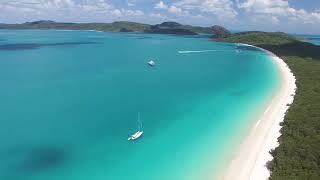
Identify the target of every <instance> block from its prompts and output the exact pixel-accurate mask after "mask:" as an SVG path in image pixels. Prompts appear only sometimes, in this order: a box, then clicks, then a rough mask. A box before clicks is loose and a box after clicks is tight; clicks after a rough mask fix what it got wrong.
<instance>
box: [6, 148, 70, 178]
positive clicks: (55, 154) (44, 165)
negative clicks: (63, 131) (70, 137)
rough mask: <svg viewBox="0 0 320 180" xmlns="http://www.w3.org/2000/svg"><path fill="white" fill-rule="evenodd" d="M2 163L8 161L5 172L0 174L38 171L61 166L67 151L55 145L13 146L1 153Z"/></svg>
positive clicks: (16, 174)
mask: <svg viewBox="0 0 320 180" xmlns="http://www.w3.org/2000/svg"><path fill="white" fill-rule="evenodd" d="M1 159H2V163H6V164H7V163H8V166H6V168H5V169H7V171H6V172H3V173H5V174H3V173H0V177H1V176H6V175H9V176H11V177H18V176H23V175H27V174H33V173H39V172H41V171H44V170H48V169H54V168H57V167H59V166H61V165H62V164H63V163H64V162H65V161H66V159H67V153H66V152H65V151H64V150H63V149H61V148H59V147H55V146H38V147H32V148H30V149H29V148H24V147H14V148H11V149H8V150H7V152H2V154H1Z"/></svg>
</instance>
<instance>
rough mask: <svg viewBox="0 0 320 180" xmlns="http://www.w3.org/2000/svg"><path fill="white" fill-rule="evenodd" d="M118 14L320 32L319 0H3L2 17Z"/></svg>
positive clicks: (96, 18)
mask: <svg viewBox="0 0 320 180" xmlns="http://www.w3.org/2000/svg"><path fill="white" fill-rule="evenodd" d="M41 19H49V20H54V21H60V22H112V21H120V20H128V21H136V22H145V23H151V24H155V23H160V22H163V21H177V22H180V23H183V24H191V25H201V26H212V25H215V24H218V25H223V26H226V27H227V28H229V29H233V30H264V31H285V32H290V33H313V34H320V0H0V23H21V22H25V21H34V20H41Z"/></svg>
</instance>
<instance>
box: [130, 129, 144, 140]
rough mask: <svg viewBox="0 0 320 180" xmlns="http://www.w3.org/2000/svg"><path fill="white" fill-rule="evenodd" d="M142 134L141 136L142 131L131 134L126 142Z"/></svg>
mask: <svg viewBox="0 0 320 180" xmlns="http://www.w3.org/2000/svg"><path fill="white" fill-rule="evenodd" d="M142 134H143V131H138V132H136V133H134V134H132V135H131V137H129V138H128V141H131V140H136V139H138V138H139V137H141V135H142Z"/></svg>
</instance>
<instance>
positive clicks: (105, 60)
mask: <svg viewBox="0 0 320 180" xmlns="http://www.w3.org/2000/svg"><path fill="white" fill-rule="evenodd" d="M149 59H155V61H156V63H157V65H156V67H155V68H150V67H148V66H147V62H148V60H149ZM0 85H1V88H0V99H1V101H0V123H1V126H0V142H1V143H0V179H1V180H44V179H45V180H82V179H83V180H88V179H90V180H106V179H108V180H129V179H130V180H150V179H152V180H158V179H159V180H163V179H166V180H189V179H190V180H199V179H201V180H205V179H212V177H214V176H215V175H217V174H218V171H219V170H221V168H222V167H223V166H224V165H225V164H227V162H228V161H227V160H228V159H229V158H230V155H231V152H232V151H234V150H235V149H236V145H237V144H238V143H239V142H241V139H242V138H243V136H244V135H245V132H246V130H248V128H249V127H250V124H252V123H254V118H253V117H254V116H255V115H256V114H257V113H259V112H260V110H261V108H262V107H263V105H264V104H265V103H266V102H267V101H268V100H269V99H270V97H271V96H272V94H273V93H274V92H275V90H276V88H277V85H278V73H277V70H276V67H275V65H274V64H273V62H272V60H271V59H270V58H269V57H268V56H266V55H265V54H264V53H262V52H260V51H257V50H255V49H248V48H246V47H242V46H239V45H234V44H225V43H213V42H209V41H208V39H207V38H203V37H184V36H167V35H149V34H125V33H101V32H87V31H39V30H23V31H16V30H0ZM138 112H140V114H141V121H142V124H143V130H144V134H143V136H142V137H141V138H140V139H138V140H137V141H134V142H128V141H127V138H128V137H129V136H130V135H131V134H132V133H134V132H135V131H137V126H138V122H137V114H138Z"/></svg>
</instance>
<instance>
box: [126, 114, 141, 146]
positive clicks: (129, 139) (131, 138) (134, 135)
mask: <svg viewBox="0 0 320 180" xmlns="http://www.w3.org/2000/svg"><path fill="white" fill-rule="evenodd" d="M138 122H139V130H138V131H137V132H136V133H134V134H132V135H131V136H130V137H129V138H128V141H132V140H136V139H138V138H140V137H141V136H142V134H143V131H142V123H141V121H140V113H138Z"/></svg>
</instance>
